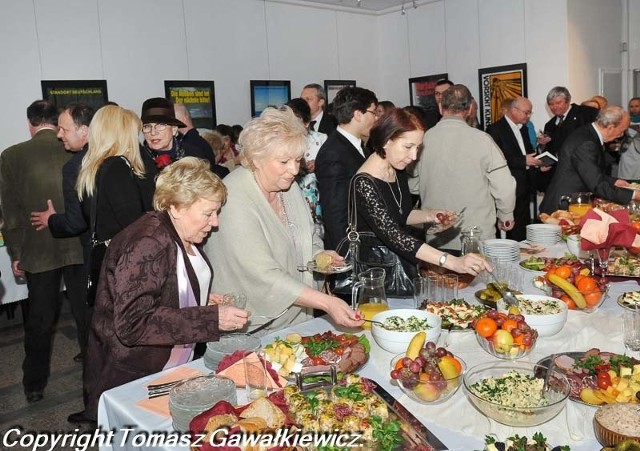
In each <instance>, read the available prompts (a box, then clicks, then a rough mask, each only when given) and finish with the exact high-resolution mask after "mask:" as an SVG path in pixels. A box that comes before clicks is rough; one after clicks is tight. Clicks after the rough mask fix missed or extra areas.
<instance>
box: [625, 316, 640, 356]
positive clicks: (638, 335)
mask: <svg viewBox="0 0 640 451" xmlns="http://www.w3.org/2000/svg"><path fill="white" fill-rule="evenodd" d="M623 315H624V316H623V330H624V335H623V336H624V346H625V348H627V349H629V350H630V351H640V309H626V310H625V311H624V313H623Z"/></svg>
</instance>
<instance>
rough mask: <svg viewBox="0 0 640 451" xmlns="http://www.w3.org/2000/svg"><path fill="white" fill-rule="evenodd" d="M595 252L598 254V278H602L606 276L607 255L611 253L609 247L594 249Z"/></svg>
mask: <svg viewBox="0 0 640 451" xmlns="http://www.w3.org/2000/svg"><path fill="white" fill-rule="evenodd" d="M596 252H598V259H599V262H598V265H599V266H600V277H602V278H604V276H605V275H606V274H607V266H608V264H609V254H610V253H611V247H610V246H606V247H599V248H597V249H596Z"/></svg>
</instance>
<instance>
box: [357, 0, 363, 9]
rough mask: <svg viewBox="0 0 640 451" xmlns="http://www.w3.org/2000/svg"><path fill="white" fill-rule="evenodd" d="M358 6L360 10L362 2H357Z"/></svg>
mask: <svg viewBox="0 0 640 451" xmlns="http://www.w3.org/2000/svg"><path fill="white" fill-rule="evenodd" d="M356 3H357V6H358V8H360V7H361V6H362V0H356Z"/></svg>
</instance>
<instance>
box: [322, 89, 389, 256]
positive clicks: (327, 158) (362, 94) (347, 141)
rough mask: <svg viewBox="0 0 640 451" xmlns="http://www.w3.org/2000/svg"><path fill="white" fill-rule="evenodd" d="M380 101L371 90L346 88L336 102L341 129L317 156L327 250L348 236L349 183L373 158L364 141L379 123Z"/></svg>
mask: <svg viewBox="0 0 640 451" xmlns="http://www.w3.org/2000/svg"><path fill="white" fill-rule="evenodd" d="M377 106H378V99H377V97H376V95H375V94H374V93H373V92H371V91H369V90H368V89H364V88H358V87H346V88H343V89H341V90H340V91H339V92H338V94H337V95H336V98H335V99H334V101H333V114H334V116H335V117H336V119H337V120H338V128H337V129H336V132H334V133H332V134H331V135H330V136H329V138H328V139H327V140H326V141H325V143H324V144H323V145H322V147H321V148H320V150H319V151H318V156H317V157H316V177H317V178H318V190H319V193H320V205H321V206H322V214H323V219H324V227H325V234H324V248H325V249H334V250H335V249H336V248H337V246H338V243H340V240H342V239H343V238H344V237H345V236H346V234H347V226H348V219H347V204H348V198H349V182H350V181H351V177H353V176H354V174H355V173H356V171H357V170H358V168H360V166H361V165H362V164H363V163H364V160H365V159H366V157H367V156H369V153H368V152H365V149H364V141H365V140H366V139H367V138H368V137H369V131H370V130H371V127H373V125H374V124H375V122H376V120H377V118H378V117H377V116H376V107H377Z"/></svg>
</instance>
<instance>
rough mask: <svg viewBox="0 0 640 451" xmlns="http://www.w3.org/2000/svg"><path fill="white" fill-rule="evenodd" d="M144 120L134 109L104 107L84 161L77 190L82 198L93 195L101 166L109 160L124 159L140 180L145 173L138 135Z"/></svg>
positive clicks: (94, 123)
mask: <svg viewBox="0 0 640 451" xmlns="http://www.w3.org/2000/svg"><path fill="white" fill-rule="evenodd" d="M141 129H142V122H140V118H138V116H137V115H136V113H134V112H133V111H131V110H125V109H124V108H122V107H120V106H116V105H106V106H103V107H102V108H100V109H99V110H98V111H97V112H96V114H95V115H94V116H93V119H92V120H91V124H90V125H89V150H88V151H87V154H86V155H85V156H84V158H83V159H82V165H81V167H80V172H79V173H78V182H77V183H76V190H77V191H78V198H79V199H80V200H82V199H83V198H84V196H85V195H88V196H89V197H91V196H93V193H94V192H95V189H96V177H97V174H98V170H99V169H100V166H101V165H102V163H103V162H104V160H106V159H107V158H109V157H114V156H123V157H125V158H126V159H127V160H128V161H129V164H130V165H131V168H132V169H133V172H134V174H135V175H136V176H138V177H143V176H144V174H145V171H144V163H143V162H142V156H141V155H140V143H139V142H138V135H139V134H140V130H141Z"/></svg>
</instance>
